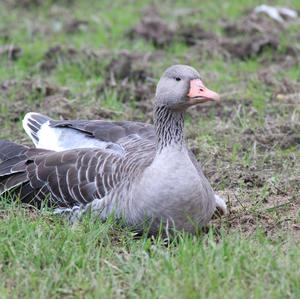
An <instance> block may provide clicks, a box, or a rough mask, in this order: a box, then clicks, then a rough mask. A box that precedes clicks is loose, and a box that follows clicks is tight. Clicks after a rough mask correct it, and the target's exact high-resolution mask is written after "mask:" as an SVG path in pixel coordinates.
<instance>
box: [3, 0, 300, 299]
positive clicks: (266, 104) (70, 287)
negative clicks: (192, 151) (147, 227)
mask: <svg viewBox="0 0 300 299" xmlns="http://www.w3.org/2000/svg"><path fill="white" fill-rule="evenodd" d="M11 2H12V1H11ZM53 2H54V1H53V0H52V1H51V0H49V1H45V3H44V4H43V5H41V6H31V7H30V8H24V7H22V6H21V5H18V7H17V8H12V7H9V6H7V5H6V4H5V3H4V2H3V1H2V2H1V3H0V44H1V45H2V44H15V45H17V46H20V47H21V48H22V50H23V54H22V56H21V57H20V58H19V59H18V60H16V61H7V59H3V58H0V84H2V82H8V81H9V80H16V82H17V83H16V85H15V87H14V88H11V89H9V90H8V91H6V90H5V89H1V93H0V126H1V130H0V138H6V139H11V140H14V141H18V142H27V144H28V143H29V141H28V139H27V138H26V137H25V134H24V133H23V132H22V128H21V122H20V120H21V118H22V116H23V115H24V113H26V112H27V111H28V110H36V111H43V112H47V113H49V114H50V115H51V116H57V115H56V114H55V112H53V111H52V110H51V109H49V111H48V110H47V108H45V107H44V106H43V104H44V97H45V93H44V91H43V90H42V91H37V90H35V89H34V88H33V89H32V90H31V89H29V90H26V88H24V86H23V85H22V81H24V80H29V81H30V80H32V79H40V80H46V81H47V82H49V83H50V84H55V85H57V86H65V87H67V88H68V89H69V90H70V92H71V94H70V96H68V99H69V102H70V105H73V106H72V107H74V108H75V110H76V115H77V116H78V117H80V118H84V117H85V116H86V115H88V117H90V118H91V117H93V112H95V111H96V110H97V108H99V107H101V108H103V109H106V110H108V111H110V110H111V111H113V112H115V115H112V116H111V117H110V118H116V119H125V118H126V119H129V118H131V117H137V114H138V117H139V119H142V120H147V121H148V118H147V117H148V116H145V115H144V113H142V112H141V111H138V112H136V111H135V110H137V109H138V108H137V107H138V104H139V103H137V102H134V101H132V100H130V102H129V103H124V102H121V101H120V100H119V98H118V94H116V92H115V91H114V90H113V89H110V88H107V90H105V93H103V94H101V95H97V93H96V89H97V87H98V86H99V84H100V83H102V82H103V80H104V79H105V76H106V69H105V68H106V65H107V63H108V62H109V61H106V60H105V59H104V60H103V61H102V60H101V61H97V60H89V59H87V58H86V57H85V56H78V57H77V58H76V59H61V58H58V59H57V61H58V63H57V67H56V68H55V69H54V70H52V71H51V72H49V73H47V72H42V71H41V70H40V62H41V60H42V59H43V57H44V54H45V52H46V51H47V50H48V49H49V48H50V47H53V46H56V45H62V46H65V47H73V48H75V49H92V50H99V49H108V50H109V51H111V52H112V53H118V51H119V50H124V49H126V50H128V51H129V52H142V53H148V52H151V53H152V52H154V51H156V49H155V47H154V46H153V45H152V44H150V43H148V42H146V41H143V40H134V41H131V40H129V39H127V38H125V34H126V32H128V30H129V29H130V28H131V27H132V26H134V25H135V24H136V23H137V22H138V21H139V19H140V17H141V13H140V10H141V9H142V8H144V7H146V6H147V5H148V4H149V3H151V1H146V0H145V1H126V0H124V1H122V0H119V1H83V0H82V1H74V3H73V4H69V5H66V4H65V3H66V1H63V0H60V1H56V4H55V5H53ZM154 3H156V5H158V6H159V7H160V9H161V15H162V17H163V18H164V19H165V20H166V21H167V22H175V21H176V17H175V15H174V11H176V10H178V9H181V8H186V7H189V8H192V9H194V10H195V14H194V15H191V16H188V17H184V18H183V20H182V21H183V22H184V23H187V24H188V23H197V22H198V21H200V22H201V23H202V24H203V26H204V28H205V29H206V30H209V31H213V32H215V33H217V34H218V35H219V36H222V35H223V34H224V32H223V31H222V29H221V26H220V20H221V18H226V19H229V20H232V21H234V20H237V19H239V18H240V17H241V16H243V15H244V13H245V11H246V10H247V9H252V8H253V7H254V6H255V5H258V4H261V1H258V0H257V1H256V0H255V1H250V0H243V1H241V0H239V1H237V0H235V1H221V0H218V1H208V0H207V1H206V0H205V1H201V2H199V1H198V0H189V1H176V3H175V1H171V0H169V1H165V2H164V3H163V4H162V2H161V1H154ZM272 3H274V5H275V4H278V5H283V2H282V1H272ZM284 5H287V6H290V7H293V8H297V9H300V2H299V1H297V0H293V1H292V0H291V1H287V2H285V3H284ZM72 18H78V19H82V20H88V21H89V25H88V30H87V31H78V32H76V33H72V34H67V33H66V32H65V31H64V30H61V29H60V28H62V26H64V24H65V23H66V22H68V21H69V20H70V19H72ZM1 30H4V31H5V32H7V33H8V37H5V36H4V35H2V33H1V32H2V31H1ZM36 30H37V32H35V31H36ZM299 30H300V27H299V22H298V23H294V24H291V25H290V26H289V27H288V28H287V30H286V31H285V32H284V33H283V34H282V36H280V47H279V52H280V53H284V51H285V49H286V48H287V47H288V46H290V45H292V44H294V43H295V44H297V45H298V46H299V41H298V40H296V39H295V35H296V33H297V32H298V31H299ZM162 51H163V53H164V55H163V56H162V59H161V60H160V61H156V62H153V64H152V63H151V65H150V66H149V67H150V69H151V71H152V72H153V75H154V80H157V79H158V78H159V76H160V75H161V73H162V71H163V70H164V69H165V68H166V67H167V66H169V65H170V64H173V63H189V64H191V65H193V66H194V67H195V68H197V69H198V70H199V71H200V73H201V76H202V77H203V80H204V81H205V83H206V84H207V86H209V87H211V88H212V89H214V90H216V91H218V92H220V93H221V94H222V95H223V97H224V101H223V104H222V106H216V105H215V106H210V107H209V108H208V107H204V108H202V107H199V108H198V109H193V110H191V112H190V115H188V116H187V121H186V123H187V137H188V141H189V143H190V144H191V146H193V148H196V152H197V158H198V159H199V160H200V161H201V163H202V165H203V168H204V171H205V173H206V174H207V176H208V177H209V179H210V181H211V182H212V185H213V187H214V189H216V190H217V191H218V192H221V193H222V194H223V196H224V197H225V198H226V199H227V200H228V202H229V206H230V210H231V213H230V215H229V216H228V217H225V218H223V219H217V220H214V221H213V222H212V225H211V227H210V229H209V232H208V234H202V235H198V236H189V235H185V234H182V233H178V234H176V236H175V239H174V240H172V241H170V243H169V244H165V242H164V241H163V240H162V238H161V237H160V236H158V237H156V238H147V237H146V236H141V237H137V236H136V235H135V234H134V232H132V231H130V230H128V229H126V228H121V227H120V226H119V225H117V224H116V223H114V221H113V220H111V221H108V222H107V223H100V222H99V221H95V220H93V219H90V218H89V217H86V218H85V219H84V220H83V221H82V222H80V223H77V224H76V225H73V226H72V225H70V224H69V223H68V222H67V221H65V220H64V219H61V218H59V217H57V216H53V215H52V213H51V210H43V211H41V212H38V211H32V210H30V211H28V209H27V208H26V207H22V206H20V205H17V204H11V203H7V201H6V200H5V199H3V200H2V199H1V200H0V244H1V245H0V298H1V299H2V298H230V299H231V298H299V297H300V270H299V263H300V249H299V248H300V247H299V225H300V209H299V204H300V202H299V198H298V197H299V192H300V190H299V177H300V166H299V159H300V156H299V143H297V142H296V141H295V140H297V139H296V138H297V136H298V138H299V118H300V116H299V113H300V111H299V104H298V103H297V102H296V101H295V100H289V99H286V98H283V99H277V98H276V95H277V93H278V90H279V87H280V86H281V84H283V83H282V82H284V80H288V83H289V84H291V85H292V86H293V84H294V85H296V84H299V82H300V73H299V70H300V65H299V62H298V63H295V64H293V65H291V66H287V67H279V68H277V70H276V72H273V73H272V72H271V71H270V76H271V79H272V80H274V82H276V84H275V85H274V84H273V85H272V84H269V83H268V82H264V81H263V80H262V78H261V76H260V74H261V72H262V71H264V70H266V69H267V70H271V67H270V66H275V67H276V66H277V65H276V63H274V62H273V58H274V57H273V56H272V53H271V52H267V53H264V56H263V60H264V61H265V63H262V62H261V61H262V60H261V59H257V58H251V59H248V60H246V61H240V60H237V59H233V60H228V59H227V60H226V59H223V58H220V57H200V58H199V57H197V56H196V55H191V54H190V49H189V47H188V46H186V45H184V44H182V43H180V42H174V43H173V44H171V45H169V46H168V47H166V48H165V49H163V50H162ZM268 67H269V68H268ZM277 67H278V66H277ZM43 82H44V81H43ZM283 86H285V85H283ZM298 86H299V85H298ZM293 92H294V93H296V92H297V90H296V91H293V90H292V91H289V90H287V91H280V94H281V95H283V96H289V95H290V93H291V94H292V93H293ZM282 93H283V94H282ZM152 96H153V95H149V99H150V98H151V97H152ZM16 101H17V103H15V102H16ZM125 108H126V109H127V110H126V109H125ZM84 109H90V110H88V111H89V113H86V111H85V110H84ZM45 110H46V111H45ZM127 111H129V112H128V115H127ZM134 112H135V113H134ZM132 115H133V116H132ZM97 117H98V116H97ZM143 117H144V118H145V119H144V118H143ZM297 134H298V135H297ZM268 138H269V139H268ZM270 138H273V139H270ZM284 138H290V139H289V140H292V141H288V139H287V141H286V142H285V143H287V142H290V143H291V144H287V146H286V144H285V143H284V144H281V142H282V141H283V140H285V139H284ZM291 138H295V139H291ZM293 140H294V141H293Z"/></svg>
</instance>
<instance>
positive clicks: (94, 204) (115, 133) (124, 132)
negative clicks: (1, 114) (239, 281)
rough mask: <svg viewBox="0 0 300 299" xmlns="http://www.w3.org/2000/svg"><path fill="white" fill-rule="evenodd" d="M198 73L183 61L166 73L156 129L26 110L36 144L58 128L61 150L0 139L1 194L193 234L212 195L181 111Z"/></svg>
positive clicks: (203, 220) (208, 211)
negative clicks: (191, 148)
mask: <svg viewBox="0 0 300 299" xmlns="http://www.w3.org/2000/svg"><path fill="white" fill-rule="evenodd" d="M179 76H180V78H179ZM198 77H199V74H198V73H197V72H196V71H195V70H194V69H193V68H191V67H188V66H173V67H171V68H169V69H168V70H167V71H166V72H165V74H164V75H163V77H162V78H161V80H160V82H159V84H158V87H157V92H156V105H155V108H154V126H153V125H150V124H144V123H137V122H106V121H80V120H79V121H54V120H52V119H50V118H48V117H46V116H43V115H40V114H37V113H31V114H29V115H27V116H26V117H25V120H24V127H25V129H26V132H27V133H28V134H29V135H30V136H31V138H32V140H33V141H34V143H35V144H36V145H37V146H38V145H39V144H41V139H43V138H44V136H43V134H42V132H43V130H44V131H45V130H48V131H47V132H49V130H50V132H51V133H52V132H54V134H56V133H57V132H58V133H57V135H55V136H58V137H57V140H52V141H53V143H56V144H57V145H58V146H57V148H59V149H63V151H59V152H55V151H52V150H47V149H38V148H37V149H30V148H26V147H23V146H20V145H17V144H13V143H10V142H7V141H0V158H1V160H2V161H3V162H2V163H1V164H0V193H4V192H6V191H9V190H11V188H13V187H17V189H18V190H17V192H18V195H19V196H20V199H21V200H22V201H24V202H27V203H28V202H30V203H32V204H36V205H38V206H39V205H40V204H41V202H42V201H43V200H45V199H46V198H47V199H48V200H49V201H48V202H49V203H50V204H52V205H54V206H55V207H57V208H58V210H57V211H60V212H64V211H73V212H76V214H77V215H78V214H81V213H84V212H85V211H86V210H88V209H91V210H92V211H93V212H94V213H96V214H97V215H99V217H100V218H101V219H103V220H104V219H106V218H107V217H108V215H110V214H111V213H114V214H115V216H116V217H117V218H123V219H124V221H125V222H126V223H127V224H128V225H133V226H135V227H136V228H138V229H142V227H143V223H144V221H147V222H151V223H152V224H151V226H150V231H151V232H152V233H155V232H156V231H157V230H158V227H159V225H160V223H161V222H162V223H163V224H164V225H165V226H166V227H168V228H171V227H174V226H175V227H176V228H177V229H183V230H187V231H191V232H194V231H195V230H196V229H197V227H198V226H203V225H206V224H207V222H208V221H209V220H210V218H211V216H212V214H213V212H214V210H215V207H216V199H215V195H214V193H213V190H212V188H211V186H210V184H209V182H208V181H207V179H206V178H205V177H204V175H203V173H202V171H201V168H200V166H199V165H198V163H197V161H196V159H195V157H194V156H193V154H192V153H191V152H190V151H189V150H188V149H187V147H186V145H185V142H184V134H183V125H184V117H183V114H184V111H185V109H186V108H187V107H189V106H190V105H192V104H189V98H188V96H187V93H188V92H189V90H190V81H191V80H195V79H197V78H198ZM178 78H179V79H180V80H178ZM199 98H200V97H199ZM200 100H201V101H202V99H200ZM193 104H194V102H193ZM51 130H52V131H51ZM66 134H67V135H66ZM64 136H69V137H68V138H65V139H64V138H62V137H64ZM70 137H71V138H70ZM73 137H74V138H73ZM76 138H77V140H76ZM49 144H50V145H49V148H51V142H50V143H49ZM44 145H45V143H44ZM78 145H87V148H78V147H79V146H78ZM44 147H45V146H44ZM64 149H66V150H64ZM10 152H11V153H10ZM49 195H50V197H49Z"/></svg>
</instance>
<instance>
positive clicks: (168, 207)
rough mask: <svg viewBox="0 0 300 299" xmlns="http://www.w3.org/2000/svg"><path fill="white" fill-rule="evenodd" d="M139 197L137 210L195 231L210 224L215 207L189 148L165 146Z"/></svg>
mask: <svg viewBox="0 0 300 299" xmlns="http://www.w3.org/2000/svg"><path fill="white" fill-rule="evenodd" d="M134 196H136V197H137V199H136V200H135V203H136V204H135V207H133V209H134V210H135V211H136V212H139V211H144V212H146V214H147V216H150V217H151V218H153V219H155V221H158V222H160V221H161V220H162V221H165V220H168V221H169V222H173V224H174V225H175V227H176V228H177V229H184V230H187V231H193V230H194V228H195V227H196V226H203V225H206V224H207V222H208V221H209V220H210V218H211V216H212V213H213V211H214V209H215V200H214V195H213V191H212V189H211V187H210V185H209V184H208V183H207V181H203V180H201V177H200V176H199V173H198V171H197V169H196V167H195V166H194V164H193V163H192V161H191V160H190V158H189V155H188V151H187V150H186V149H183V150H174V149H172V148H170V149H164V150H163V152H161V153H160V154H158V155H157V156H156V157H155V159H154V161H153V163H152V164H151V165H150V166H149V167H148V168H147V169H146V170H145V172H144V174H143V177H142V179H141V180H140V183H139V184H138V187H137V188H136V194H135V195H134Z"/></svg>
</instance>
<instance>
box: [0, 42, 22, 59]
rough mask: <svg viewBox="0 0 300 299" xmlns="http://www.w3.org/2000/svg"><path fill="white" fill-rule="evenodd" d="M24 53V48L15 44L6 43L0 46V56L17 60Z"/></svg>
mask: <svg viewBox="0 0 300 299" xmlns="http://www.w3.org/2000/svg"><path fill="white" fill-rule="evenodd" d="M21 55H22V49H21V48H20V47H18V46H15V45H4V46H1V47H0V58H2V59H7V60H17V59H18V58H19V57H20V56H21Z"/></svg>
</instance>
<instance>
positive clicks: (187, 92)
mask: <svg viewBox="0 0 300 299" xmlns="http://www.w3.org/2000/svg"><path fill="white" fill-rule="evenodd" d="M155 99H156V105H158V106H167V107H168V108H169V109H172V110H185V109H187V108H188V107H190V106H193V105H197V104H201V103H205V102H209V101H219V100H220V96H219V94H217V93H216V92H214V91H212V90H210V89H208V88H207V87H205V85H204V84H203V82H202V80H201V78H200V75H199V73H198V72H197V71H196V70H195V69H194V68H193V67H191V66H188V65H173V66H171V67H169V68H168V69H166V70H165V72H164V73H163V75H162V77H161V78H160V80H159V82H158V84H157V88H156V94H155Z"/></svg>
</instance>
